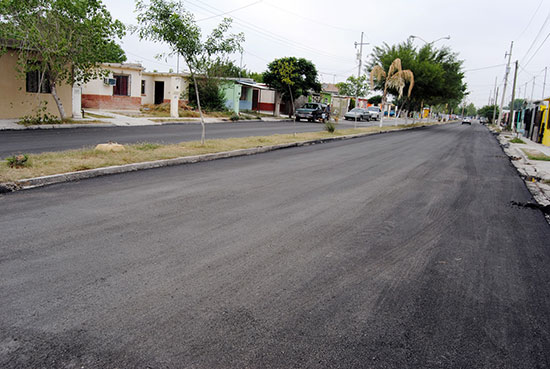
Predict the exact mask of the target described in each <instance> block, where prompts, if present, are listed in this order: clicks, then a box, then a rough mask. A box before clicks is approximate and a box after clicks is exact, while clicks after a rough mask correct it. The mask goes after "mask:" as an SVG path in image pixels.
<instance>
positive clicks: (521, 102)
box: [508, 99, 527, 111]
mask: <svg viewBox="0 0 550 369" xmlns="http://www.w3.org/2000/svg"><path fill="white" fill-rule="evenodd" d="M526 103H527V101H526V100H525V99H514V110H515V111H518V110H521V109H522V108H523V105H524V104H526ZM511 106H512V104H511V103H508V109H510V110H511V109H512V108H511Z"/></svg>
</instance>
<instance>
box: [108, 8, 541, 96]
mask: <svg viewBox="0 0 550 369" xmlns="http://www.w3.org/2000/svg"><path fill="white" fill-rule="evenodd" d="M182 2H183V4H184V5H185V7H186V8H187V9H188V10H189V11H191V12H193V13H194V14H195V19H196V20H197V21H198V24H199V25H200V26H201V28H202V30H203V34H207V33H208V32H209V31H210V30H211V29H212V28H213V27H214V26H215V25H216V24H217V23H219V21H220V20H221V19H222V18H223V16H230V17H232V18H233V20H234V26H233V29H234V31H235V32H244V34H245V38H246V41H245V43H244V54H243V61H242V63H243V66H244V67H246V68H247V69H249V70H252V71H255V72H262V71H265V69H266V65H267V63H268V62H270V61H272V60H273V59H275V58H279V57H284V56H297V57H304V58H306V59H309V60H311V61H313V63H314V64H315V65H316V66H317V70H318V71H319V72H320V79H321V81H322V82H330V83H332V82H333V81H335V82H339V81H343V80H345V79H346V78H347V77H348V76H350V75H357V65H358V64H357V56H356V53H357V50H356V49H355V47H354V42H356V41H357V42H358V41H359V40H360V37H361V32H364V33H365V37H364V42H368V43H370V45H366V46H364V48H363V60H368V58H369V56H370V53H371V51H372V46H373V45H381V44H382V43H384V42H386V43H388V44H390V45H391V44H396V43H399V42H402V41H404V40H406V39H407V37H409V36H410V35H416V36H420V37H422V38H423V39H424V40H426V41H427V42H431V41H433V40H436V39H438V38H440V37H443V36H448V35H449V36H451V39H450V40H441V41H438V42H436V43H435V45H436V46H444V45H445V46H449V47H450V48H451V49H452V50H453V51H455V52H457V53H458V54H459V58H460V59H461V60H464V70H465V71H466V82H467V84H468V90H469V91H470V95H469V96H468V98H467V100H468V102H473V103H474V104H475V105H476V106H477V107H481V106H483V105H486V104H487V102H488V100H489V94H490V93H491V94H493V92H492V91H493V88H494V83H495V78H497V81H498V85H499V86H500V91H501V92H502V88H503V81H504V73H505V66H504V64H505V62H506V59H505V57H504V54H505V52H506V51H507V50H509V48H510V42H511V41H514V49H513V52H512V63H513V62H514V61H515V60H519V63H520V67H521V68H520V69H519V73H518V83H517V88H516V96H518V95H519V96H520V97H524V96H525V95H526V96H527V97H528V98H530V97H531V92H532V86H533V78H535V85H534V86H535V87H534V98H535V99H536V98H541V95H542V89H543V79H544V67H549V66H550V39H549V38H550V37H549V36H550V0H523V1H517V0H516V1H511V0H458V1H457V0H455V1H447V0H385V1H370V0H343V1H334V0H330V1H329V0H261V1H258V0H182ZM104 3H105V5H106V6H107V8H108V9H109V11H110V12H111V14H112V15H113V17H114V18H117V19H119V20H121V21H122V22H124V23H125V24H136V17H135V5H134V1H133V0H104ZM224 13H227V14H225V15H221V14H224ZM415 43H417V45H422V44H423V41H421V40H419V39H416V40H415ZM122 47H123V49H124V50H125V51H126V55H127V57H128V61H130V62H134V61H139V62H141V63H142V64H143V65H144V66H145V67H146V68H147V69H148V70H158V71H168V70H169V69H173V70H174V71H175V70H176V68H177V61H176V58H168V59H167V60H157V59H155V55H157V54H160V53H165V52H168V51H169V49H168V46H167V45H165V44H154V43H151V42H147V41H139V39H138V38H137V37H136V36H135V35H131V34H129V35H127V36H126V37H125V38H124V39H123V40H122ZM235 61H236V62H237V64H239V63H240V56H235ZM485 67H490V68H485ZM181 68H182V66H181V65H180V70H181ZM480 68H485V69H480ZM512 79H513V69H512V72H511V74H510V78H509V81H510V83H509V87H508V92H507V97H506V99H507V100H508V101H509V99H510V96H511V90H512V88H511V82H512ZM526 83H527V85H526ZM413 93H414V90H413ZM545 95H546V96H549V95H550V76H549V77H548V78H547V82H546V92H545ZM499 101H500V97H499Z"/></svg>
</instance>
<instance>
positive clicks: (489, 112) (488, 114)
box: [477, 105, 499, 123]
mask: <svg viewBox="0 0 550 369" xmlns="http://www.w3.org/2000/svg"><path fill="white" fill-rule="evenodd" d="M498 113H499V109H498V105H485V106H484V107H482V108H480V109H479V110H478V111H477V114H478V115H479V116H480V117H485V118H487V119H488V120H489V121H490V122H491V123H494V122H493V116H494V117H495V119H498Z"/></svg>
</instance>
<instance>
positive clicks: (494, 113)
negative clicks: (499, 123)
mask: <svg viewBox="0 0 550 369" xmlns="http://www.w3.org/2000/svg"><path fill="white" fill-rule="evenodd" d="M497 100H498V87H497V91H496V94H495V103H494V104H493V105H494V108H493V120H492V122H493V124H495V117H496V115H497Z"/></svg>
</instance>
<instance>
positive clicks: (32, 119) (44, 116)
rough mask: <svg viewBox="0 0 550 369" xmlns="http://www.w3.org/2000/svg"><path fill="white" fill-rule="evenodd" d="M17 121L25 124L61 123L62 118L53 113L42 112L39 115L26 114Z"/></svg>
mask: <svg viewBox="0 0 550 369" xmlns="http://www.w3.org/2000/svg"><path fill="white" fill-rule="evenodd" d="M17 123H18V124H22V125H24V126H36V125H39V124H59V123H61V120H60V119H59V118H57V117H56V116H54V115H52V114H49V113H41V114H38V115H25V116H24V117H22V118H21V119H19V121H18V122H17Z"/></svg>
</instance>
